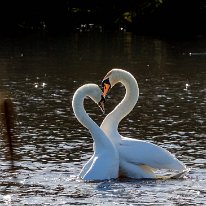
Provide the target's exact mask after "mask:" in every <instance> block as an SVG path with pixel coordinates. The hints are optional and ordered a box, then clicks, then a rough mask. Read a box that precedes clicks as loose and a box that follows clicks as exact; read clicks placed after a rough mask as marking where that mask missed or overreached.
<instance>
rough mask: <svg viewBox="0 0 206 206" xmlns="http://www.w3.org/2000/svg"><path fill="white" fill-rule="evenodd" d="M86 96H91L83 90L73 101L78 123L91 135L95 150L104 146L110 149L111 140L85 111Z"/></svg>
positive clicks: (77, 93) (76, 94)
mask: <svg viewBox="0 0 206 206" xmlns="http://www.w3.org/2000/svg"><path fill="white" fill-rule="evenodd" d="M86 96H89V97H90V95H88V94H87V90H84V89H83V88H82V90H80V91H78V92H76V93H75V95H74V97H73V100H72V107H73V111H74V114H75V116H76V118H77V119H78V121H79V122H80V123H81V124H82V125H83V126H84V127H86V128H87V129H88V130H89V132H90V133H91V135H92V138H93V140H94V143H95V144H94V146H95V148H94V150H96V149H97V148H99V149H100V148H101V147H104V146H107V147H109V145H111V142H110V140H109V139H108V138H107V136H106V135H105V133H104V132H103V131H102V130H101V129H100V128H99V126H98V125H97V124H96V123H95V122H94V121H93V120H92V119H91V118H90V117H89V115H88V114H87V112H86V111H85V108H84V99H85V97H86ZM111 146H112V145H111Z"/></svg>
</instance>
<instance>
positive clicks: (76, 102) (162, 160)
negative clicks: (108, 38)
mask: <svg viewBox="0 0 206 206" xmlns="http://www.w3.org/2000/svg"><path fill="white" fill-rule="evenodd" d="M118 82H121V83H122V84H123V85H124V87H125V88H126V94H125V96H124V98H123V100H122V101H121V102H120V103H119V104H118V105H117V106H116V107H115V108H114V110H113V111H112V112H110V113H109V114H108V115H107V116H106V117H105V119H104V120H103V122H102V124H101V126H100V127H99V126H98V125H97V124H96V123H95V122H94V121H93V120H92V119H91V118H90V117H89V116H88V114H87V113H86V111H85V110H84V105H83V101H84V98H85V97H86V96H89V97H90V98H91V99H93V101H95V102H96V103H98V104H99V106H101V107H103V105H104V99H103V98H102V92H101V90H100V89H99V87H98V86H97V85H94V84H87V85H84V86H82V87H80V88H79V89H78V90H77V91H76V92H75V94H74V96H73V101H72V106H73V109H74V113H75V116H76V118H77V119H78V120H79V121H80V123H81V124H82V125H84V126H85V127H86V128H88V129H89V131H90V133H91V135H92V137H93V140H94V154H93V156H92V157H91V158H90V160H89V161H88V162H87V163H86V164H85V166H84V167H83V169H82V171H81V172H80V175H79V177H80V178H82V179H83V180H105V179H111V178H118V177H120V176H123V177H129V178H136V179H141V178H151V179H155V178H157V176H156V174H155V170H157V169H169V170H175V171H179V172H183V171H185V170H186V166H185V165H184V164H183V163H182V162H180V161H179V160H178V159H177V158H175V157H174V156H173V155H172V154H171V153H170V152H169V151H167V150H165V149H163V148H162V147H160V146H157V145H155V144H152V143H149V142H146V141H142V140H137V139H132V138H127V137H123V136H121V135H120V134H119V132H118V125H119V123H120V121H121V120H122V119H123V118H124V117H125V116H126V115H128V114H129V113H130V112H131V111H132V109H133V108H134V106H135V104H136V103H137V101H138V97H139V88H138V84H137V82H136V80H135V78H134V77H133V76H132V75H131V74H130V73H129V72H127V71H125V70H122V69H112V70H111V71H109V72H108V73H107V75H106V76H105V77H104V79H103V81H102V86H103V88H104V91H103V96H104V97H105V96H106V95H107V93H108V92H109V90H110V89H111V88H112V87H113V86H114V85H115V84H117V83H118Z"/></svg>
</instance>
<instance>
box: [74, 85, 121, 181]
mask: <svg viewBox="0 0 206 206" xmlns="http://www.w3.org/2000/svg"><path fill="white" fill-rule="evenodd" d="M86 96H88V97H90V98H91V99H92V100H93V101H95V102H96V103H98V104H99V106H101V104H103V103H104V102H103V101H104V99H101V98H102V91H101V89H100V88H99V87H98V86H97V85H96V84H85V85H83V86H81V87H80V88H78V89H77V90H76V92H75V93H74V96H73V100H72V107H73V111H74V114H75V116H76V118H77V119H78V121H79V122H80V123H81V124H82V125H83V126H84V127H86V128H87V129H88V130H89V131H90V133H91V136H92V138H93V141H94V145H93V150H94V154H93V156H92V157H91V158H90V160H89V161H88V162H87V163H86V164H85V165H84V167H83V169H82V170H81V172H80V174H79V177H80V178H81V179H83V180H88V181H91V180H106V179H113V178H118V174H119V154H118V151H117V150H116V147H115V146H114V145H113V143H112V142H111V140H110V139H109V138H108V137H107V136H106V135H105V133H104V132H103V131H102V130H101V129H100V128H99V126H98V125H97V124H96V123H95V122H94V121H93V120H92V119H91V118H90V117H89V115H88V114H87V113H86V111H85V109H84V99H85V97H86Z"/></svg>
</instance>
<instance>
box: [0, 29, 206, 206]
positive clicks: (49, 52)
mask: <svg viewBox="0 0 206 206" xmlns="http://www.w3.org/2000/svg"><path fill="white" fill-rule="evenodd" d="M0 44H1V45H0V46H1V47H0V70H1V74H0V80H1V82H0V83H1V90H4V91H5V90H6V91H9V92H10V93H11V97H12V99H13V102H14V104H15V106H16V110H17V119H18V125H17V126H16V139H15V150H14V154H13V157H11V155H10V153H9V152H8V148H7V143H6V141H5V139H3V138H2V137H1V138H0V170H1V173H0V205H21V206H23V205H38V206H43V205H56V206H57V205H58V206H60V205H204V204H205V202H206V197H205V196H206V189H205V185H206V143H205V139H206V70H205V69H206V56H205V55H204V53H205V51H206V47H205V46H206V39H205V38H203V37H198V38H194V39H187V40H184V41H183V40H175V41H174V40H160V39H158V38H146V37H138V36H135V35H132V34H130V33H112V34H111V33H107V34H104V33H97V34H95V33H85V34H84V33H82V34H81V33H80V34H78V33H77V34H71V35H68V36H64V37H45V36H35V37H33V36H32V37H22V38H17V39H14V38H13V39H11V38H9V39H7V38H2V39H1V43H0ZM192 53H200V54H202V55H192ZM113 67H119V68H124V69H126V70H128V71H130V72H131V73H132V74H133V75H134V76H135V78H136V79H137V81H138V84H139V88H140V97H139V101H138V103H137V105H136V107H135V108H134V110H133V111H132V112H131V113H130V114H129V115H128V116H127V117H126V118H125V119H124V120H123V121H122V122H121V124H120V127H119V130H120V132H121V134H122V135H124V136H127V137H132V138H138V139H142V140H148V141H151V142H153V143H155V144H158V145H160V146H162V147H164V148H166V149H168V150H169V151H170V152H172V153H173V154H175V155H176V156H177V157H178V159H180V160H181V161H183V162H184V163H185V164H186V165H187V166H188V167H189V168H191V170H190V172H189V173H188V174H187V175H186V176H185V177H184V178H183V179H180V180H166V181H161V180H158V181H148V180H131V179H122V180H113V181H108V182H107V181H105V182H98V183H85V182H83V181H81V180H79V179H78V178H77V176H78V173H79V172H80V170H81V168H82V167H83V165H84V164H85V163H86V161H87V160H88V159H89V158H90V157H91V155H92V139H91V137H90V134H89V132H88V131H87V130H86V129H85V128H84V127H83V126H82V125H81V124H80V123H79V122H78V121H77V120H76V119H75V117H74V115H73V111H72V107H71V99H72V96H73V94H74V92H75V90H76V89H77V88H78V87H79V86H81V85H83V84H84V83H88V82H93V83H97V84H100V82H101V79H102V78H103V77H104V75H105V74H106V73H107V72H108V71H109V69H110V68H113ZM123 96H124V88H123V87H121V85H117V86H115V87H114V88H113V89H112V90H111V92H110V95H109V97H108V100H107V103H106V113H108V112H109V111H111V110H112V109H113V108H114V106H115V105H116V104H117V103H118V102H119V101H120V100H121V99H122V97H123ZM85 104H86V105H85V107H86V110H87V111H88V112H89V114H90V116H91V117H92V118H93V119H94V120H95V121H96V122H97V123H98V124H100V123H101V121H102V120H103V118H104V117H105V116H104V115H102V114H101V111H100V110H99V108H98V107H97V106H96V105H95V104H94V103H93V102H92V101H89V100H86V102H85Z"/></svg>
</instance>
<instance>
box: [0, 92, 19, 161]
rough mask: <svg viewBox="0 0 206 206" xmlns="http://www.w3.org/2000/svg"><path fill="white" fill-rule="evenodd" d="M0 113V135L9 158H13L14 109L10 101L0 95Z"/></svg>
mask: <svg viewBox="0 0 206 206" xmlns="http://www.w3.org/2000/svg"><path fill="white" fill-rule="evenodd" d="M0 98H1V99H0V113H1V119H0V120H1V121H0V124H1V131H2V132H1V133H2V136H3V137H4V139H5V140H6V142H7V144H8V148H9V152H10V155H11V157H13V141H14V123H15V121H16V118H15V117H16V115H15V109H14V106H13V103H12V101H11V99H10V98H9V97H8V96H7V95H5V94H2V93H1V94H0Z"/></svg>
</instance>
